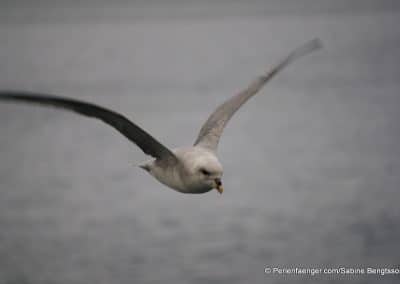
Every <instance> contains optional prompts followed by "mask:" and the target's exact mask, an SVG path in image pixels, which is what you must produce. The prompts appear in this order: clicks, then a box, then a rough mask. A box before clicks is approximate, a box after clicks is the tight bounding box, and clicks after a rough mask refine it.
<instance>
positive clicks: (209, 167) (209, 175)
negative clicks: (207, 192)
mask: <svg viewBox="0 0 400 284" xmlns="http://www.w3.org/2000/svg"><path fill="white" fill-rule="evenodd" d="M222 173H223V172H222V166H221V165H220V164H219V163H215V164H211V163H208V164H206V165H200V166H198V167H197V169H196V175H197V177H198V180H199V181H200V182H201V183H202V184H203V185H205V186H207V187H209V188H215V189H216V190H217V191H218V192H219V193H221V194H222V192H223V191H224V188H223V186H222V181H221V177H222Z"/></svg>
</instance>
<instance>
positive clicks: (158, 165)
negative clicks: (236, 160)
mask: <svg viewBox="0 0 400 284" xmlns="http://www.w3.org/2000/svg"><path fill="white" fill-rule="evenodd" d="M172 152H173V153H174V154H175V156H176V157H177V162H176V164H175V163H165V162H164V161H162V160H161V161H160V160H157V159H156V160H154V159H153V160H150V161H146V162H145V163H143V164H142V165H140V167H141V168H143V169H144V170H146V171H148V172H149V174H151V175H152V176H153V177H155V178H156V179H157V180H158V181H159V182H161V183H163V184H165V185H167V186H168V187H170V188H172V189H175V190H176V191H179V192H182V193H205V192H208V191H210V190H211V189H213V188H214V187H215V183H214V180H215V179H221V177H222V173H223V169H222V165H221V163H220V162H219V161H218V158H217V156H216V155H215V154H214V153H213V152H212V151H210V150H209V149H206V148H203V147H199V146H194V147H184V148H183V147H182V148H176V149H173V150H172ZM202 168H203V169H205V168H207V170H208V171H209V173H210V175H208V178H209V181H207V182H206V183H205V182H204V177H203V175H204V174H203V173H201V172H200V171H199V170H200V169H202Z"/></svg>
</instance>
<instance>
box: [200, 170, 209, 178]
mask: <svg viewBox="0 0 400 284" xmlns="http://www.w3.org/2000/svg"><path fill="white" fill-rule="evenodd" d="M200 172H201V173H202V174H203V175H206V176H209V175H210V174H211V173H210V172H209V171H207V170H205V169H200Z"/></svg>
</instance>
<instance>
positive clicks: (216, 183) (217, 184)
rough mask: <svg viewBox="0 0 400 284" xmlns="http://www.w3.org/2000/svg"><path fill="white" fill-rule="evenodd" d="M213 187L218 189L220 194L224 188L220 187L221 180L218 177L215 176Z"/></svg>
mask: <svg viewBox="0 0 400 284" xmlns="http://www.w3.org/2000/svg"><path fill="white" fill-rule="evenodd" d="M214 181H215V189H216V190H218V192H219V193H220V194H222V192H224V188H223V187H222V182H221V180H220V179H219V178H216V179H215V180H214Z"/></svg>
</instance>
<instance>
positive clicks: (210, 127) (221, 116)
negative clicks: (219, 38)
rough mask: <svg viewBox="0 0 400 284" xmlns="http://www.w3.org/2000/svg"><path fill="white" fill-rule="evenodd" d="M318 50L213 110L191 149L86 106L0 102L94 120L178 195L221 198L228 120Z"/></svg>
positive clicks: (312, 45)
mask: <svg viewBox="0 0 400 284" xmlns="http://www.w3.org/2000/svg"><path fill="white" fill-rule="evenodd" d="M321 47H322V44H321V42H320V40H319V39H313V40H311V41H309V42H307V43H305V44H303V45H302V46H300V47H298V48H296V49H295V50H294V51H292V52H291V53H290V54H289V55H288V56H286V57H285V58H284V59H283V60H282V61H280V62H279V63H278V64H276V65H275V66H274V67H273V68H272V69H270V70H269V71H268V72H266V73H264V74H263V75H261V76H259V77H258V78H256V79H255V80H254V81H253V82H251V84H250V85H249V86H248V87H247V88H246V89H244V90H243V91H241V92H239V93H238V94H236V95H234V96H233V97H231V98H230V99H228V100H227V101H225V102H224V103H223V104H221V105H220V106H218V107H217V108H216V109H215V111H214V112H213V113H212V114H211V115H210V116H209V117H208V119H207V121H206V122H205V123H204V125H203V126H202V127H201V130H200V132H199V134H198V136H197V139H196V141H195V143H194V145H193V146H191V147H181V148H176V149H169V148H167V147H166V146H164V145H163V144H161V143H160V142H158V141H157V140H156V139H155V138H154V137H152V136H151V135H150V134H149V133H147V132H146V131H145V130H143V129H142V128H140V127H139V126H137V125H136V124H135V123H133V122H131V121H130V120H128V119H127V118H126V117H125V116H123V115H121V114H119V113H117V112H114V111H112V110H109V109H106V108H104V107H101V106H97V105H95V104H92V103H88V102H83V101H79V100H75V99H70V98H65V97H58V96H54V95H50V94H41V93H34V92H27V91H0V101H4V102H6V101H8V102H24V103H32V104H39V105H43V106H51V107H56V108H61V109H65V110H69V111H73V112H76V113H79V114H81V115H84V116H88V117H93V118H97V119H100V120H102V121H103V122H105V123H107V124H108V125H110V126H112V127H114V128H115V129H116V130H118V131H119V132H120V133H121V134H122V135H124V136H125V137H126V138H128V139H129V140H130V141H132V142H133V143H135V144H136V145H137V146H138V147H139V148H140V149H142V150H143V152H144V153H145V154H147V155H150V156H152V157H153V158H154V159H152V160H150V161H147V162H145V163H143V164H141V165H140V167H141V168H142V169H144V170H146V171H147V172H148V173H149V174H150V175H152V176H153V177H155V178H156V179H157V180H158V181H160V182H161V183H163V184H165V185H167V186H169V187H170V188H173V189H175V190H176V191H178V192H182V193H205V192H208V191H210V190H211V189H213V188H215V189H216V190H217V191H218V192H219V193H222V192H223V187H222V182H221V177H222V173H223V169H222V165H221V163H220V162H219V160H218V158H217V155H216V152H217V147H218V142H219V139H220V137H221V134H222V131H223V130H224V127H225V125H226V124H227V123H228V121H229V119H230V118H231V117H232V115H233V114H234V113H235V112H236V111H237V110H238V109H239V108H240V106H241V105H243V104H244V103H245V102H246V101H247V100H248V99H250V98H251V97H252V96H253V95H255V94H256V93H257V92H258V91H259V90H260V89H261V88H262V87H263V86H264V85H265V83H267V82H268V81H269V80H270V79H271V78H272V77H274V76H275V75H276V74H277V73H278V72H279V71H281V70H282V69H283V68H284V67H285V66H287V65H288V64H289V63H291V62H292V61H294V60H295V59H297V58H299V57H301V56H303V55H305V54H308V53H310V52H312V51H314V50H316V49H319V48H321Z"/></svg>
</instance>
